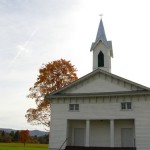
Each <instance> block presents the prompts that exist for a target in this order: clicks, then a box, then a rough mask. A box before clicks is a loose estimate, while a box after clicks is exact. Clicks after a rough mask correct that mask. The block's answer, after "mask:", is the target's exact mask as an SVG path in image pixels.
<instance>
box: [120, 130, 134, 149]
mask: <svg viewBox="0 0 150 150" xmlns="http://www.w3.org/2000/svg"><path fill="white" fill-rule="evenodd" d="M121 146H122V147H134V131H133V128H122V129H121Z"/></svg>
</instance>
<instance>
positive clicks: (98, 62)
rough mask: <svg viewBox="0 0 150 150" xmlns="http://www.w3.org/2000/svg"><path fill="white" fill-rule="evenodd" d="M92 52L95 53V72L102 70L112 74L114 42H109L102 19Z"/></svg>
mask: <svg viewBox="0 0 150 150" xmlns="http://www.w3.org/2000/svg"><path fill="white" fill-rule="evenodd" d="M90 51H93V71H94V70H96V69H97V68H100V69H102V70H104V71H107V72H110V73H111V57H113V49H112V42H111V41H107V38H106V34H105V30H104V26H103V21H102V19H101V20H100V23H99V27H98V31H97V35H96V39H95V42H93V43H92V45H91V49H90Z"/></svg>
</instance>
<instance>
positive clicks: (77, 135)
mask: <svg viewBox="0 0 150 150" xmlns="http://www.w3.org/2000/svg"><path fill="white" fill-rule="evenodd" d="M90 51H91V52H92V53H93V71H92V72H90V73H89V74H87V75H85V76H83V77H81V78H80V79H78V80H76V81H75V82H73V83H71V84H69V85H67V86H65V87H63V88H61V89H59V90H58V91H56V92H53V93H51V94H49V95H47V96H46V97H47V98H49V99H50V100H51V109H52V111H51V128H50V141H49V143H50V144H49V148H50V150H59V149H65V150H150V88H148V87H145V86H143V85H140V84H137V83H135V82H132V81H130V80H127V79H125V78H122V77H120V76H117V75H115V74H112V73H111V57H113V49H112V42H111V41H108V40H107V38H106V35H105V30H104V26H103V22H102V19H101V20H100V24H99V27H98V32H97V36H96V40H95V42H93V43H92V46H91V50H90ZM143 76H144V74H143Z"/></svg>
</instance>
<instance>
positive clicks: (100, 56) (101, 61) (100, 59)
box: [98, 51, 104, 67]
mask: <svg viewBox="0 0 150 150" xmlns="http://www.w3.org/2000/svg"><path fill="white" fill-rule="evenodd" d="M98 67H104V54H103V53H102V52H101V51H100V53H99V54H98Z"/></svg>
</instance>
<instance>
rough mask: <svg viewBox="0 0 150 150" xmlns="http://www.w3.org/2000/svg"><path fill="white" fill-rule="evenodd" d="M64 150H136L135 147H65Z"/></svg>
mask: <svg viewBox="0 0 150 150" xmlns="http://www.w3.org/2000/svg"><path fill="white" fill-rule="evenodd" d="M65 150H136V148H135V147H83V146H67V147H66V148H65Z"/></svg>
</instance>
